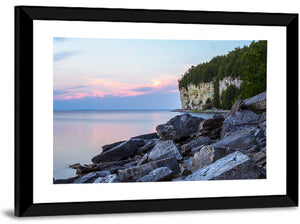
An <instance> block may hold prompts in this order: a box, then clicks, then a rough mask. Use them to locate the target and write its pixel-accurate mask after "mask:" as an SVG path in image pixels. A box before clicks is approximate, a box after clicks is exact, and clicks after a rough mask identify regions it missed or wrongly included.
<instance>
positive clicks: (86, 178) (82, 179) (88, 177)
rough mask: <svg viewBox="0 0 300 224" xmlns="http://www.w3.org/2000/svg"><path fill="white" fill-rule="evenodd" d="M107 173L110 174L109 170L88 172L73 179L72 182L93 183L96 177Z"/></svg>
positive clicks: (104, 175)
mask: <svg viewBox="0 0 300 224" xmlns="http://www.w3.org/2000/svg"><path fill="white" fill-rule="evenodd" d="M107 175H110V172H108V171H98V172H93V173H88V174H86V175H84V176H81V177H79V178H77V179H76V180H74V183H75V184H83V183H93V182H94V181H95V180H96V179H97V178H98V177H106V176H107Z"/></svg>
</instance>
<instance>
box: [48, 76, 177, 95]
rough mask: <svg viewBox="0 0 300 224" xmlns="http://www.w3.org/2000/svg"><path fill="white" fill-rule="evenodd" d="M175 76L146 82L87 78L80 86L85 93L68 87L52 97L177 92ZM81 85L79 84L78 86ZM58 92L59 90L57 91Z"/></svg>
mask: <svg viewBox="0 0 300 224" xmlns="http://www.w3.org/2000/svg"><path fill="white" fill-rule="evenodd" d="M177 86H178V82H177V78H176V77H174V76H171V75H164V76H163V77H162V78H161V79H159V78H156V79H152V80H150V81H149V82H146V83H138V84H132V83H120V82H114V81H110V80H106V79H92V78H90V79H88V82H86V83H85V84H84V85H82V87H85V89H84V91H85V93H82V92H78V91H80V90H79V88H78V87H77V88H69V89H67V91H62V93H61V94H60V95H55V96H54V99H56V100H60V99H80V98H84V97H101V98H102V97H105V96H113V97H133V96H139V95H143V94H151V93H155V92H161V93H170V92H178V87H177ZM80 87H81V86H80ZM57 92H58V93H59V92H60V91H57Z"/></svg>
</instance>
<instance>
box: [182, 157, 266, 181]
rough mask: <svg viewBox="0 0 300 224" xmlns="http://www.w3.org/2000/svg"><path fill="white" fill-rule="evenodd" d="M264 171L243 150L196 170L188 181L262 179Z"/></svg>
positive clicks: (187, 178)
mask: <svg viewBox="0 0 300 224" xmlns="http://www.w3.org/2000/svg"><path fill="white" fill-rule="evenodd" d="M262 178H265V176H264V173H263V171H262V170H261V169H259V168H258V167H257V166H256V165H255V163H254V162H253V161H252V160H251V159H250V158H249V157H248V156H246V155H244V154H243V153H241V152H234V153H232V154H229V155H227V156H225V157H223V158H221V159H219V160H217V161H216V162H214V163H212V164H210V165H208V166H206V167H204V168H202V169H199V170H197V171H195V172H194V173H193V174H191V175H189V176H187V177H186V178H185V180H186V181H200V180H239V179H262Z"/></svg>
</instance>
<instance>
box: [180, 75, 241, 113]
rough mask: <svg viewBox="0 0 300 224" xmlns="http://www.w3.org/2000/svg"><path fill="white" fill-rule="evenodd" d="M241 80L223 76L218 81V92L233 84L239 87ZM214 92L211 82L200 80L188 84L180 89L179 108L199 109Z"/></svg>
mask: <svg viewBox="0 0 300 224" xmlns="http://www.w3.org/2000/svg"><path fill="white" fill-rule="evenodd" d="M241 84H242V80H241V79H240V78H235V79H233V78H231V77H225V78H223V79H222V80H220V81H219V93H220V95H221V94H222V91H224V90H226V89H227V87H228V86H230V85H234V86H236V87H238V88H240V86H241ZM213 94H214V84H213V81H211V82H201V83H199V84H197V85H196V84H189V85H188V86H187V88H184V87H183V88H181V89H180V101H181V109H185V110H200V109H202V106H203V105H204V104H205V102H206V100H207V99H208V98H209V99H212V98H213Z"/></svg>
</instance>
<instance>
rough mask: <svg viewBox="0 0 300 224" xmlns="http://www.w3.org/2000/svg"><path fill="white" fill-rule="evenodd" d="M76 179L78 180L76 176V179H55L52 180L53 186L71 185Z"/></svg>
mask: <svg viewBox="0 0 300 224" xmlns="http://www.w3.org/2000/svg"><path fill="white" fill-rule="evenodd" d="M77 178H78V176H76V177H70V178H68V179H56V180H53V184H71V183H73V182H74V180H76V179H77Z"/></svg>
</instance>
